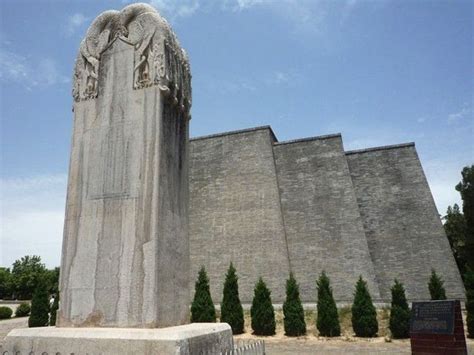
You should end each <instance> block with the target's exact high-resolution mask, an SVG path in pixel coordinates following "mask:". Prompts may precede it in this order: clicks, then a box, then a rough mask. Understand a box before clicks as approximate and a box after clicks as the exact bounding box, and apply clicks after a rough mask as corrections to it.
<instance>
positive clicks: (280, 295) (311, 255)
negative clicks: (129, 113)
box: [190, 127, 464, 303]
mask: <svg viewBox="0 0 474 355" xmlns="http://www.w3.org/2000/svg"><path fill="white" fill-rule="evenodd" d="M190 151H191V152H190V154H191V155H190V250H191V269H192V274H191V279H192V287H194V281H195V280H196V278H197V272H198V269H199V267H200V266H201V265H205V266H206V269H207V270H208V272H209V276H210V279H211V290H212V296H213V300H214V302H215V303H219V302H220V301H221V299H222V285H223V281H224V276H225V272H226V270H227V267H228V264H229V262H230V261H231V260H232V261H233V262H234V263H235V264H236V268H237V272H238V274H239V277H240V280H239V285H240V294H241V299H242V301H243V302H245V303H250V302H251V300H252V297H253V286H254V283H255V281H256V279H257V278H258V277H259V276H263V277H264V279H265V281H267V283H268V285H269V287H270V289H271V290H272V292H273V293H272V295H273V301H274V302H275V303H281V302H283V301H284V297H285V280H286V278H287V276H288V272H289V270H292V271H293V272H294V273H295V275H296V278H297V280H298V282H299V283H300V291H301V297H302V299H303V301H305V302H315V301H316V284H315V282H316V279H317V277H318V275H319V273H320V272H321V271H322V270H325V271H326V272H327V273H328V275H329V276H330V278H331V283H332V287H333V290H334V295H335V298H336V300H337V301H341V302H347V301H349V302H350V301H352V298H353V291H354V285H355V282H356V280H357V278H358V276H359V275H362V276H363V277H364V278H365V279H366V280H367V281H368V284H369V288H370V291H371V294H372V297H373V299H374V300H379V301H385V302H389V301H390V297H391V295H390V287H391V285H392V283H393V279H394V278H395V277H396V278H398V279H399V280H400V281H402V282H404V283H405V285H406V288H407V296H408V297H409V298H410V299H412V300H419V299H429V293H428V289H427V282H428V277H429V274H430V271H431V268H432V267H434V268H435V269H436V270H437V271H438V272H439V274H440V275H441V276H442V277H443V278H444V279H445V281H446V288H447V290H448V296H449V297H456V298H461V299H464V292H463V287H462V283H461V278H460V276H459V272H458V270H457V268H456V265H455V263H454V259H453V256H452V254H451V250H450V248H449V244H448V241H447V238H446V235H445V234H444V230H443V227H442V225H441V222H440V219H439V216H438V213H437V211H436V207H435V204H434V201H433V198H432V196H431V192H430V190H429V187H428V184H427V181H426V178H425V176H424V174H423V170H422V167H421V164H420V161H419V159H418V156H417V154H416V151H415V148H414V146H413V145H402V146H397V147H395V148H390V147H389V148H386V147H382V148H376V149H368V150H363V151H354V152H348V153H345V152H344V150H343V145H342V140H341V136H340V135H331V136H323V137H316V138H309V139H301V140H296V141H288V142H280V143H279V142H277V140H276V138H275V136H274V134H273V132H272V131H271V128H270V127H260V128H255V129H249V130H243V131H236V132H229V133H224V134H219V135H213V136H207V137H201V138H197V139H194V140H191V143H190ZM192 293H193V292H192Z"/></svg>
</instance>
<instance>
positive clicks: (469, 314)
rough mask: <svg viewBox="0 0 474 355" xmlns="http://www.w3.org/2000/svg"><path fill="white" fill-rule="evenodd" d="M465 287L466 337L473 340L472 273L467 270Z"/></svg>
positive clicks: (473, 283)
mask: <svg viewBox="0 0 474 355" xmlns="http://www.w3.org/2000/svg"><path fill="white" fill-rule="evenodd" d="M464 283H465V285H466V311H467V317H466V323H467V336H468V337H469V338H474V271H472V270H469V271H468V272H467V273H466V277H465V279H464Z"/></svg>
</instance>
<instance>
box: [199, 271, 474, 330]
mask: <svg viewBox="0 0 474 355" xmlns="http://www.w3.org/2000/svg"><path fill="white" fill-rule="evenodd" d="M316 286H317V311H316V328H317V329H318V331H319V335H321V336H326V337H335V336H340V335H341V326H340V321H339V315H338V310H337V306H336V302H335V300H334V297H333V293H332V288H331V285H330V280H329V277H328V276H327V274H326V273H325V272H324V271H323V272H322V273H321V275H320V276H319V279H318V280H317V281H316ZM427 286H428V289H429V292H430V295H431V299H432V300H445V299H446V290H445V288H444V281H443V280H442V278H441V277H440V276H438V275H437V273H436V272H435V270H432V271H431V277H430V279H429V281H428V285H427ZM391 294H392V300H391V307H390V321H389V329H390V332H391V334H392V337H393V338H398V339H402V338H408V337H409V330H410V317H411V310H410V307H409V305H408V301H407V299H406V295H405V287H404V286H403V284H402V283H401V282H399V281H398V280H394V284H393V286H392V288H391ZM351 313H352V317H351V322H352V329H353V330H354V333H355V335H356V336H357V337H375V336H377V334H378V331H379V325H378V321H377V311H376V308H375V306H374V304H373V302H372V297H371V295H370V292H369V289H368V287H367V282H366V281H365V280H364V279H363V278H362V276H361V277H359V279H358V280H357V282H356V284H355V288H354V301H353V303H352V307H351ZM250 317H251V327H252V330H253V334H255V335H274V334H275V329H276V321H275V311H274V308H273V304H272V300H271V292H270V290H269V289H268V288H267V286H266V284H265V282H264V281H263V279H262V278H259V280H258V281H257V283H256V284H255V289H254V297H253V300H252V306H251V308H250ZM283 317H284V319H283V325H284V330H285V335H287V336H301V335H305V334H306V322H305V315H304V309H303V305H302V302H301V299H300V294H299V286H298V283H297V281H296V279H295V276H294V275H293V274H292V273H290V275H289V278H288V280H287V281H286V299H285V302H284V303H283ZM216 320H217V315H216V309H215V305H214V302H213V300H212V297H211V292H210V286H209V278H208V276H207V273H206V270H205V268H204V267H201V269H200V271H199V274H198V278H197V281H196V284H195V293H194V299H193V302H192V305H191V322H216ZM220 321H221V322H225V323H228V324H229V325H230V326H231V328H232V332H233V334H241V333H244V311H243V308H242V304H241V302H240V299H239V288H238V277H237V274H236V269H235V267H234V266H233V265H232V263H231V264H230V266H229V269H228V271H227V274H226V278H225V282H224V289H223V299H222V303H221V316H220ZM470 336H471V337H472V336H473V334H472V333H470Z"/></svg>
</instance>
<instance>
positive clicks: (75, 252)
mask: <svg viewBox="0 0 474 355" xmlns="http://www.w3.org/2000/svg"><path fill="white" fill-rule="evenodd" d="M73 97H74V109H73V111H74V131H73V138H72V151H71V160H70V168H69V183H68V192H67V204H66V218H65V225H64V240H63V249H62V262H61V279H60V296H61V298H60V300H61V302H60V310H59V314H58V321H57V324H58V328H48V329H18V330H14V331H12V332H11V333H10V334H9V336H8V337H7V339H6V350H7V354H9V352H11V353H12V354H17V352H18V351H20V352H21V353H23V351H25V354H26V353H27V352H30V351H33V352H38V354H40V353H42V354H44V353H53V354H56V353H61V354H66V353H67V354H70V353H74V354H75V355H78V354H86V353H88V354H96V353H100V354H119V353H120V354H122V353H123V354H126V353H134V354H135V353H137V354H138V353H147V354H148V353H150V354H166V353H173V354H175V353H178V354H181V353H183V354H187V353H201V352H205V353H219V352H220V351H225V350H228V349H230V348H231V347H232V333H231V331H230V327H229V326H228V325H227V324H191V325H184V326H179V325H183V324H185V323H187V322H188V321H189V305H190V290H189V284H190V282H189V277H190V275H189V272H190V258H189V238H188V199H189V196H188V141H189V137H188V136H189V119H190V107H191V74H190V69H189V62H188V58H187V56H186V53H185V52H184V50H182V49H181V47H180V45H179V43H178V40H177V39H176V36H175V35H174V33H173V32H172V30H171V29H170V26H169V25H168V23H167V22H166V21H165V20H164V19H163V18H162V17H161V16H160V15H159V14H158V13H157V12H156V10H155V9H154V8H153V7H151V6H149V5H146V4H133V5H130V6H127V7H125V8H124V9H123V10H122V11H106V12H104V13H102V14H101V15H99V16H98V17H97V18H96V19H95V20H94V21H93V22H92V24H91V26H90V27H89V29H88V31H87V34H86V37H85V38H84V40H83V41H82V42H81V45H80V49H79V54H78V56H77V59H76V65H75V69H74V79H73ZM162 327H170V328H165V329H130V328H162ZM78 328H80V329H78ZM112 328H113V329H112ZM123 328H126V329H123ZM26 351H27V352H26Z"/></svg>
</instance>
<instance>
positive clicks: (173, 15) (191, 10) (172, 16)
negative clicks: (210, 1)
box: [149, 0, 200, 22]
mask: <svg viewBox="0 0 474 355" xmlns="http://www.w3.org/2000/svg"><path fill="white" fill-rule="evenodd" d="M149 3H150V5H152V6H153V7H155V8H157V9H158V11H160V12H162V13H163V15H164V16H165V17H167V18H168V19H169V20H170V21H171V22H174V21H175V20H176V19H177V18H180V17H189V16H192V15H194V14H195V13H196V11H198V10H199V8H200V2H199V0H150V1H149Z"/></svg>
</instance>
